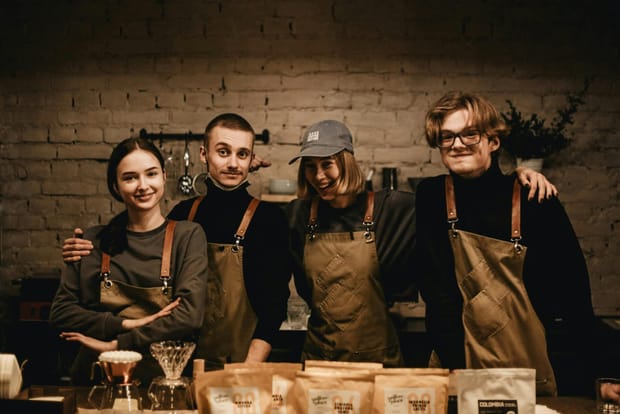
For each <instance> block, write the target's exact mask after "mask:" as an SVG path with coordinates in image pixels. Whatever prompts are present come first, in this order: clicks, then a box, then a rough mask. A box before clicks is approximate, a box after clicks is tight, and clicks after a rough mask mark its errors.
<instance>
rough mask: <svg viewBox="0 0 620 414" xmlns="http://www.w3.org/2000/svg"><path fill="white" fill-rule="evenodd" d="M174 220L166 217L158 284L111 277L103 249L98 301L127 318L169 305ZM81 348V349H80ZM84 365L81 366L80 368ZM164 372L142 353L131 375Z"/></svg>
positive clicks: (145, 376) (140, 377)
mask: <svg viewBox="0 0 620 414" xmlns="http://www.w3.org/2000/svg"><path fill="white" fill-rule="evenodd" d="M175 226H176V221H174V220H168V224H167V225H166V234H165V236H164V245H163V248H162V258H161V269H160V280H161V281H162V285H161V286H155V287H149V288H145V287H140V286H134V285H130V284H127V283H123V282H119V281H117V280H112V279H110V275H111V272H110V256H109V255H108V254H107V253H102V257H101V274H100V276H101V284H100V288H99V289H100V294H101V299H100V302H101V305H102V306H103V307H105V308H106V309H108V310H109V311H110V312H112V313H113V314H115V315H117V316H122V317H123V318H127V319H138V318H142V317H144V316H148V315H152V314H154V313H155V312H157V311H159V310H161V309H162V308H164V307H165V306H166V305H168V304H169V303H170V301H171V299H172V290H173V289H172V287H171V285H170V281H171V279H172V275H171V274H170V258H171V254H172V241H173V238H174V228H175ZM80 351H82V350H80ZM80 353H84V355H78V358H80V359H82V358H90V359H92V358H93V357H94V355H90V357H88V356H86V355H87V354H88V352H87V351H84V352H80ZM80 369H84V367H82V368H80ZM158 375H163V371H162V369H161V367H160V366H159V363H157V361H155V359H154V358H153V357H152V356H151V355H150V354H148V353H147V354H143V359H142V361H141V362H140V364H138V366H137V367H136V371H135V373H134V378H135V379H137V380H140V381H142V382H144V381H145V380H147V379H150V378H154V377H155V376H158Z"/></svg>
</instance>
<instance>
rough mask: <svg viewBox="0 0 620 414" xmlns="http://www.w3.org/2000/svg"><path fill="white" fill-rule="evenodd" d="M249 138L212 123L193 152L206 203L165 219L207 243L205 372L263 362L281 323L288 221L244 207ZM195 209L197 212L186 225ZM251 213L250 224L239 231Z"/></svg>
mask: <svg viewBox="0 0 620 414" xmlns="http://www.w3.org/2000/svg"><path fill="white" fill-rule="evenodd" d="M254 137H255V135H254V130H253V129H252V127H251V126H250V124H249V123H248V122H247V121H246V120H245V119H244V118H242V117H241V116H239V115H237V114H231V113H227V114H222V115H219V116H217V117H215V118H214V119H213V120H212V121H211V122H210V123H209V124H208V125H207V128H206V131H205V141H204V145H203V146H202V147H201V148H200V156H201V160H202V162H204V163H206V165H207V169H208V178H207V182H206V184H207V193H206V196H205V197H204V199H203V198H202V197H201V198H194V199H190V200H185V201H182V202H180V203H179V204H177V205H176V206H175V207H174V208H173V209H172V211H171V212H170V214H169V215H168V217H169V218H172V219H177V220H185V219H188V218H189V219H193V220H194V221H196V222H197V223H199V224H200V225H201V226H202V227H203V229H204V230H205V233H206V235H207V240H208V245H209V270H210V271H211V272H210V273H209V282H210V283H211V287H210V293H211V295H210V299H211V302H212V303H211V304H208V305H207V315H206V317H207V322H206V324H205V328H204V329H203V332H202V334H201V335H200V340H199V343H198V346H197V352H196V356H197V357H202V358H205V359H206V360H207V364H208V365H207V368H217V367H219V365H220V364H221V363H223V362H243V361H248V362H260V361H265V360H266V359H267V357H268V356H269V353H270V351H271V344H272V343H273V339H274V337H275V335H276V334H277V332H278V330H279V328H280V324H281V323H282V321H283V320H284V318H286V308H287V300H288V296H289V288H288V282H289V280H290V277H291V273H292V270H291V261H290V256H289V250H288V226H287V220H286V216H285V213H284V211H283V209H282V208H280V207H279V206H277V205H275V204H269V203H260V204H258V206H257V207H254V208H255V211H254V208H252V207H250V202H251V201H252V199H253V198H252V196H251V195H250V194H249V193H248V192H247V186H248V185H249V183H248V181H247V178H248V173H249V171H250V164H251V161H252V159H253V157H254V152H253V146H254ZM194 205H196V206H197V209H196V210H195V214H194V217H193V218H190V217H189V215H190V211H191V209H192V206H194ZM252 211H253V212H254V214H253V215H252V216H251V219H250V220H249V223H247V224H246V223H243V224H242V219H243V218H244V215H245V214H247V213H249V212H252ZM235 235H238V236H239V237H238V243H237V239H236V238H235ZM236 244H237V246H236ZM236 250H238V251H236Z"/></svg>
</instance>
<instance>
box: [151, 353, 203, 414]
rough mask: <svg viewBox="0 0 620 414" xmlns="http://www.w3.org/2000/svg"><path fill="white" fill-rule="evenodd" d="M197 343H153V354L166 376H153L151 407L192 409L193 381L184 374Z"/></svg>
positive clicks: (166, 409)
mask: <svg viewBox="0 0 620 414" xmlns="http://www.w3.org/2000/svg"><path fill="white" fill-rule="evenodd" d="M195 347H196V344H195V343H193V342H183V341H161V342H155V343H153V344H151V355H153V358H155V359H156V360H157V362H159V365H160V366H161V368H162V370H163V371H164V376H163V377H156V378H154V379H153V381H152V382H151V385H150V386H149V389H148V396H149V399H150V400H151V410H152V411H160V412H161V411H164V412H167V413H171V414H172V413H174V414H177V413H183V412H193V410H194V398H193V397H192V381H191V378H188V377H183V376H181V374H182V373H183V369H184V368H185V365H187V361H188V360H189V358H190V356H191V355H192V352H194V348H195Z"/></svg>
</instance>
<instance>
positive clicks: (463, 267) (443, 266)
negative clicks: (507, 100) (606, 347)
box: [414, 92, 594, 395]
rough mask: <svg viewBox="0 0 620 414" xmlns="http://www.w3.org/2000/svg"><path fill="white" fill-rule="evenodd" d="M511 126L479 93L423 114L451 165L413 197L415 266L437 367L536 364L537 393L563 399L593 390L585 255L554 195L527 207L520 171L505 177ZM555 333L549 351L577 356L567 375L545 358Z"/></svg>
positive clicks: (455, 95)
mask: <svg viewBox="0 0 620 414" xmlns="http://www.w3.org/2000/svg"><path fill="white" fill-rule="evenodd" d="M506 130H507V128H506V125H505V124H504V122H503V120H502V118H501V116H500V114H499V112H498V111H497V110H496V109H495V108H494V107H493V105H492V104H491V103H490V102H489V101H487V100H486V99H485V98H483V97H480V96H477V95H473V94H466V93H461V92H451V93H448V94H446V95H444V96H443V97H442V98H440V99H439V101H438V102H437V103H436V104H435V105H433V106H432V107H431V109H430V110H429V111H428V113H427V115H426V120H425V133H426V139H427V142H428V143H429V145H430V146H431V147H435V148H438V149H439V152H440V155H441V160H442V162H443V164H444V165H445V166H446V168H447V169H448V170H449V174H447V175H441V176H437V177H433V178H429V179H426V180H424V181H423V182H421V183H420V184H419V186H418V188H417V191H416V214H417V216H416V221H417V231H418V233H417V241H416V243H417V244H416V249H415V253H414V258H415V260H414V269H415V275H416V277H417V278H418V286H419V288H420V292H421V294H422V297H423V299H424V301H425V302H426V312H427V313H426V317H427V319H426V325H427V330H428V332H429V335H430V339H431V342H432V345H433V349H434V352H433V354H432V357H431V362H432V363H433V364H434V365H440V366H442V367H445V368H450V369H457V368H499V367H522V368H535V369H536V377H537V384H536V385H537V393H538V394H539V395H555V394H556V393H557V391H558V386H557V385H559V391H560V393H564V394H566V393H585V392H587V391H588V390H589V388H591V384H592V375H591V373H590V372H589V369H590V368H589V361H590V360H591V356H592V355H589V354H588V345H587V342H588V338H589V336H590V335H589V333H590V332H591V329H592V328H593V322H594V319H593V311H592V302H591V298H590V285H589V277H588V270H587V268H586V263H585V259H584V256H583V254H582V251H581V248H580V246H579V242H578V240H577V237H576V235H575V232H574V231H573V228H572V225H571V223H570V221H569V218H568V216H567V214H566V212H565V211H564V208H563V207H562V205H561V204H560V202H559V201H558V199H557V197H555V196H554V197H551V198H550V199H546V200H539V202H536V201H530V200H529V198H531V195H529V196H528V189H527V188H523V187H521V185H520V184H519V183H518V180H517V179H516V175H515V174H511V175H504V174H503V173H502V171H501V170H500V167H499V162H498V157H497V153H498V150H499V148H500V146H501V138H502V136H504V135H505V133H506ZM560 290H561V293H560ZM541 323H542V324H541ZM549 332H554V333H558V332H559V333H561V334H562V336H561V338H562V343H561V344H559V345H558V344H551V343H550V344H551V345H552V346H553V347H554V348H558V347H561V350H560V351H559V352H558V355H560V354H564V355H566V356H565V357H564V358H569V359H570V362H571V365H570V372H564V371H563V369H564V368H565V367H564V366H562V364H560V362H562V361H560V360H559V359H556V358H555V357H554V355H552V354H549V353H548V346H547V340H548V339H550V338H549V337H546V333H547V334H548V333H549ZM550 356H551V358H550ZM588 357H590V358H588ZM554 371H555V372H554ZM556 379H557V385H556Z"/></svg>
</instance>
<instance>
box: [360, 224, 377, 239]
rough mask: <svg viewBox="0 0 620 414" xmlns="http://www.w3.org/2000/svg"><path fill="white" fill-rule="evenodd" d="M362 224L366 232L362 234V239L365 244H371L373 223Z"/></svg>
mask: <svg viewBox="0 0 620 414" xmlns="http://www.w3.org/2000/svg"><path fill="white" fill-rule="evenodd" d="M362 224H363V225H364V227H366V231H365V232H364V239H366V243H372V242H373V237H372V231H371V229H372V226H374V224H375V223H374V222H373V221H364V222H363V223H362Z"/></svg>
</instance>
